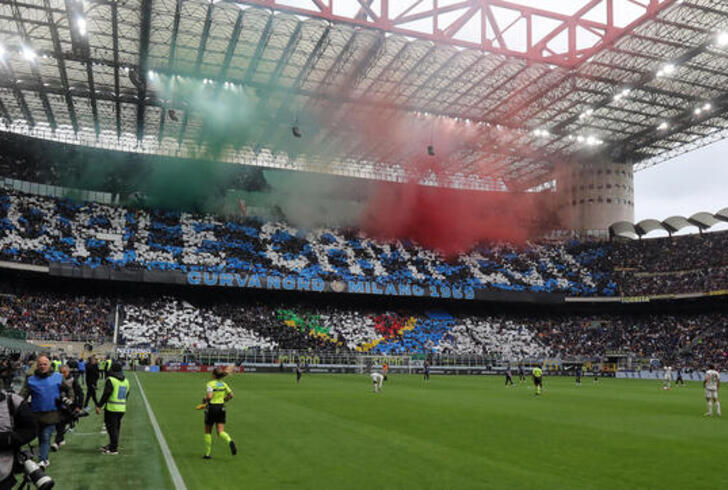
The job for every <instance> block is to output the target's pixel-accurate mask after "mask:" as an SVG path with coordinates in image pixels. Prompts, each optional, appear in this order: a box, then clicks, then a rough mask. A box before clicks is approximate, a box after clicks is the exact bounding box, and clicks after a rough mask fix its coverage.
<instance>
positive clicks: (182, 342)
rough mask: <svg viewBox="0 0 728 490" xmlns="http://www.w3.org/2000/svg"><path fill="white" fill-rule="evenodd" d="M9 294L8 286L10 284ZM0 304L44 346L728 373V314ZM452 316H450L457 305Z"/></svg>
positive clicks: (268, 303)
mask: <svg viewBox="0 0 728 490" xmlns="http://www.w3.org/2000/svg"><path fill="white" fill-rule="evenodd" d="M4 289H8V288H7V287H5V288H4ZM11 290H12V292H10V293H3V294H2V295H0V324H1V325H2V326H3V327H5V328H8V329H18V330H22V331H25V332H29V333H34V334H35V335H36V337H38V338H45V339H71V338H89V339H98V338H99V337H106V338H109V337H110V336H111V334H112V332H113V325H114V320H115V311H116V308H117V306H118V311H119V340H120V342H121V343H122V344H125V345H126V346H127V347H130V348H160V347H173V348H190V349H207V348H213V349H237V350H246V349H263V350H276V349H296V350H304V351H319V352H320V351H329V352H332V351H340V352H357V351H358V352H365V353H370V354H417V353H436V354H443V355H450V354H451V355H482V356H486V355H487V356H491V357H494V358H501V359H521V358H547V357H561V358H568V357H575V356H576V357H590V358H599V357H604V356H606V355H609V354H614V353H622V354H626V355H632V356H635V357H640V358H658V359H667V360H671V361H675V362H684V363H685V364H694V365H696V366H701V365H703V364H705V363H707V362H713V363H715V364H717V365H720V366H726V364H728V344H727V343H726V342H725V339H726V338H728V323H727V322H726V321H725V314H724V313H722V312H720V311H718V312H703V313H656V312H651V313H640V314H627V313H601V314H600V313H593V314H588V315H587V314H577V313H568V314H567V313H551V312H549V313H546V312H543V311H541V312H537V313H534V312H530V313H528V312H523V313H519V312H515V313H514V312H509V313H505V312H502V313H493V312H482V313H480V312H477V313H476V312H473V311H472V310H470V309H469V310H465V311H458V310H457V309H454V310H452V311H445V310H443V309H428V307H427V306H424V305H419V306H413V305H410V306H404V305H402V304H399V303H398V302H396V301H389V302H387V303H382V302H376V303H374V304H370V305H367V306H361V305H354V304H342V303H340V302H339V303H333V302H328V301H316V302H311V301H307V300H306V299H305V298H298V299H295V300H294V299H285V298H283V299H281V298H279V299H271V298H262V297H261V298H235V297H231V296H230V295H227V296H224V297H218V296H217V295H213V294H211V295H206V296H202V297H194V296H190V295H185V296H184V297H182V296H179V295H173V294H167V295H156V294H153V292H151V290H149V291H141V292H138V293H130V292H125V293H123V294H122V293H120V294H115V293H113V292H111V291H104V290H100V291H99V292H98V294H96V295H95V294H92V293H89V292H87V291H79V292H77V293H74V292H73V288H67V290H65V291H63V292H60V291H55V290H53V289H51V288H40V287H39V288H37V289H35V290H34V289H33V287H32V286H31V285H30V283H28V284H25V285H24V286H22V287H21V286H17V285H16V287H15V288H11ZM453 308H454V307H453Z"/></svg>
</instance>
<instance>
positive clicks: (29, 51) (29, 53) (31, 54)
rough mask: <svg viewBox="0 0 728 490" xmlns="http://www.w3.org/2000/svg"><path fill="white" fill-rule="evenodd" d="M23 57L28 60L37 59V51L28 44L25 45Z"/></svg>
mask: <svg viewBox="0 0 728 490" xmlns="http://www.w3.org/2000/svg"><path fill="white" fill-rule="evenodd" d="M23 57H25V59H26V60H28V61H34V60H35V51H33V50H32V49H30V48H29V47H28V46H23Z"/></svg>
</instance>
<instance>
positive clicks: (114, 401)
mask: <svg viewBox="0 0 728 490" xmlns="http://www.w3.org/2000/svg"><path fill="white" fill-rule="evenodd" d="M109 381H111V386H112V387H113V389H112V390H111V396H109V399H108V400H107V401H106V406H105V407H104V408H106V410H108V411H109V412H126V397H127V396H128V395H129V380H128V379H124V381H119V380H118V379H116V378H114V377H113V376H112V377H110V378H109Z"/></svg>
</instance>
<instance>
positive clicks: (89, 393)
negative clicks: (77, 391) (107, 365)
mask: <svg viewBox="0 0 728 490" xmlns="http://www.w3.org/2000/svg"><path fill="white" fill-rule="evenodd" d="M98 382H99V363H98V361H97V360H96V356H91V357H89V359H88V363H87V364H86V399H85V400H84V401H83V408H87V407H88V402H89V400H93V401H94V404H95V405H98V404H99V403H98V400H97V399H96V384H97V383H98Z"/></svg>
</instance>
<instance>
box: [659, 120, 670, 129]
mask: <svg viewBox="0 0 728 490" xmlns="http://www.w3.org/2000/svg"><path fill="white" fill-rule="evenodd" d="M669 127H670V125H669V124H667V121H662V122H661V123H660V125H659V126H657V129H659V130H660V131H665V130H666V129H667V128H669Z"/></svg>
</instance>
